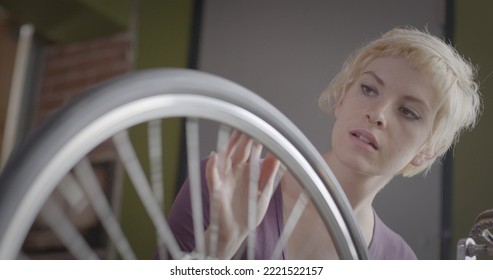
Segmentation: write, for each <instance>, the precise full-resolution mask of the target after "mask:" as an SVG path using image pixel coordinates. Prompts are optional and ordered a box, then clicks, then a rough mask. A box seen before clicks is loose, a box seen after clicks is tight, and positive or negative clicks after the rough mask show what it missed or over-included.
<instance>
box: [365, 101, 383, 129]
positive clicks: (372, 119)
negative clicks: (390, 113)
mask: <svg viewBox="0 0 493 280" xmlns="http://www.w3.org/2000/svg"><path fill="white" fill-rule="evenodd" d="M374 105H375V106H373V107H372V108H370V110H368V112H367V113H366V119H367V121H368V123H369V124H370V125H372V126H376V127H385V126H386V124H387V121H386V119H387V118H386V113H387V107H388V105H387V104H385V103H384V102H379V103H378V104H374Z"/></svg>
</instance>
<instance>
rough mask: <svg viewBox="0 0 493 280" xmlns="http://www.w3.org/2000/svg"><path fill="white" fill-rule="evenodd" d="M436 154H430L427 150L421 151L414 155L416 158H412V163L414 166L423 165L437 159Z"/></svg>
mask: <svg viewBox="0 0 493 280" xmlns="http://www.w3.org/2000/svg"><path fill="white" fill-rule="evenodd" d="M435 157H436V156H435V155H434V156H430V155H429V154H428V153H425V152H419V153H418V154H417V155H415V156H414V158H413V159H412V160H411V164H412V165H414V166H421V165H423V164H426V163H428V162H430V161H433V160H435Z"/></svg>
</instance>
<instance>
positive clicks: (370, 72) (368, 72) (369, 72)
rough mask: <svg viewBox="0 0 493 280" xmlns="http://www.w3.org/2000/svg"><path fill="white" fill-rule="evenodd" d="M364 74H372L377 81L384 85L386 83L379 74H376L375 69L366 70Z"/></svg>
mask: <svg viewBox="0 0 493 280" xmlns="http://www.w3.org/2000/svg"><path fill="white" fill-rule="evenodd" d="M362 74H367V75H370V76H372V77H373V78H374V79H375V80H376V81H377V83H379V84H380V85H382V86H384V85H385V83H384V82H383V80H382V79H381V78H380V77H379V76H378V75H377V74H375V72H373V71H365V72H363V73H362Z"/></svg>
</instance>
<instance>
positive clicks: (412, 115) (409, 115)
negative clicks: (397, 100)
mask: <svg viewBox="0 0 493 280" xmlns="http://www.w3.org/2000/svg"><path fill="white" fill-rule="evenodd" d="M399 111H401V113H402V115H403V116H404V117H405V118H406V119H409V120H413V121H417V120H420V119H421V116H420V115H419V114H418V113H417V112H416V111H414V110H413V109H410V108H408V107H401V108H400V109H399Z"/></svg>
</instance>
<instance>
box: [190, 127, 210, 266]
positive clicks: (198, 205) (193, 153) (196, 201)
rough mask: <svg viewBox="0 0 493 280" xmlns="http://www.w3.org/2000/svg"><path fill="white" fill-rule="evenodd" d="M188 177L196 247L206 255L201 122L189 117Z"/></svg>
mask: <svg viewBox="0 0 493 280" xmlns="http://www.w3.org/2000/svg"><path fill="white" fill-rule="evenodd" d="M186 135H187V160H188V178H189V181H190V196H191V198H190V199H191V202H192V217H193V229H194V236H195V248H196V251H197V253H198V254H199V255H202V256H205V238H204V226H203V225H204V223H203V216H202V212H203V209H202V188H201V185H200V184H201V183H200V156H199V152H200V150H199V122H198V119H194V118H188V119H187V122H186Z"/></svg>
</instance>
